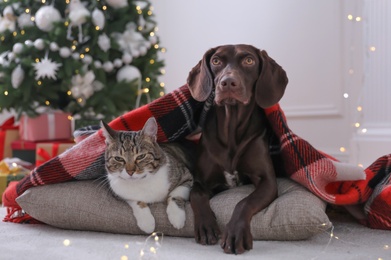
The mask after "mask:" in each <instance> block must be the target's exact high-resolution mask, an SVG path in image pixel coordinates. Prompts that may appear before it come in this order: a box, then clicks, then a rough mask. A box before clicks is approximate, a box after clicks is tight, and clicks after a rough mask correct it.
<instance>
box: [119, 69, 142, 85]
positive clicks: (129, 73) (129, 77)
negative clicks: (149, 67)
mask: <svg viewBox="0 0 391 260" xmlns="http://www.w3.org/2000/svg"><path fill="white" fill-rule="evenodd" d="M140 78H141V73H140V71H139V69H138V68H136V67H135V66H131V65H126V66H123V67H122V68H121V69H119V70H118V72H117V81H118V82H121V81H125V82H131V81H133V80H135V79H140Z"/></svg>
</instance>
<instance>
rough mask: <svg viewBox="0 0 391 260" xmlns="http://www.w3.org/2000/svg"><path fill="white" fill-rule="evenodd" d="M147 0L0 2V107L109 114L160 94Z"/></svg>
mask: <svg viewBox="0 0 391 260" xmlns="http://www.w3.org/2000/svg"><path fill="white" fill-rule="evenodd" d="M156 31H157V27H156V22H155V21H154V20H153V8H152V6H151V4H150V3H149V1H146V0H145V1H133V0H89V1H81V0H52V1H50V0H40V1H37V0H23V1H14V0H0V107H1V108H0V111H1V110H7V111H9V110H11V109H14V110H15V111H16V112H17V114H18V115H20V114H22V113H26V114H27V115H28V116H30V117H33V116H36V115H39V114H41V113H44V112H45V111H47V110H48V108H50V109H61V110H63V111H65V112H69V113H71V114H72V115H77V116H78V117H81V118H90V117H95V118H96V117H101V118H104V119H105V120H110V119H113V118H114V117H116V116H119V115H120V114H122V113H124V112H126V111H129V110H131V109H133V108H135V107H137V106H139V105H142V104H145V103H148V102H150V101H151V100H152V99H155V98H157V97H159V96H162V95H163V94H164V88H163V87H164V84H163V83H160V82H159V81H158V76H159V75H161V74H162V72H164V70H163V69H162V67H163V62H162V61H161V60H160V59H159V57H158V55H159V52H164V51H165V50H164V48H161V47H160V45H159V38H158V36H157V35H156Z"/></svg>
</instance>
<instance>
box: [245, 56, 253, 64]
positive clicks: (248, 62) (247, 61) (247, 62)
mask: <svg viewBox="0 0 391 260" xmlns="http://www.w3.org/2000/svg"><path fill="white" fill-rule="evenodd" d="M244 63H246V64H247V65H253V64H254V59H253V58H251V57H247V58H245V59H244Z"/></svg>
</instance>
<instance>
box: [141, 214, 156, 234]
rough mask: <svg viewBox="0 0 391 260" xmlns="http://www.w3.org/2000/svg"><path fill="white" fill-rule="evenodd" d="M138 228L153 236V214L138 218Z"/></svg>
mask: <svg viewBox="0 0 391 260" xmlns="http://www.w3.org/2000/svg"><path fill="white" fill-rule="evenodd" d="M137 226H138V227H139V228H140V229H141V230H142V231H144V232H145V233H147V234H151V233H152V232H153V231H155V218H154V217H153V216H152V214H145V215H144V216H141V217H140V218H137Z"/></svg>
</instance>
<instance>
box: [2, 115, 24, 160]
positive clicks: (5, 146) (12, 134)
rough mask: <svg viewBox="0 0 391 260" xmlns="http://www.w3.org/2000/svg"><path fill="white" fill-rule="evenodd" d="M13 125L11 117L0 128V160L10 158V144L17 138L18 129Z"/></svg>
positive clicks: (13, 121) (13, 119) (13, 120)
mask: <svg viewBox="0 0 391 260" xmlns="http://www.w3.org/2000/svg"><path fill="white" fill-rule="evenodd" d="M14 124H15V118H14V117H11V118H9V119H7V120H6V121H5V122H4V123H3V124H2V125H1V126H0V160H1V159H4V158H6V157H11V156H12V150H11V143H12V142H13V141H15V140H17V139H18V138H19V130H18V128H19V127H18V126H15V125H14Z"/></svg>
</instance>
